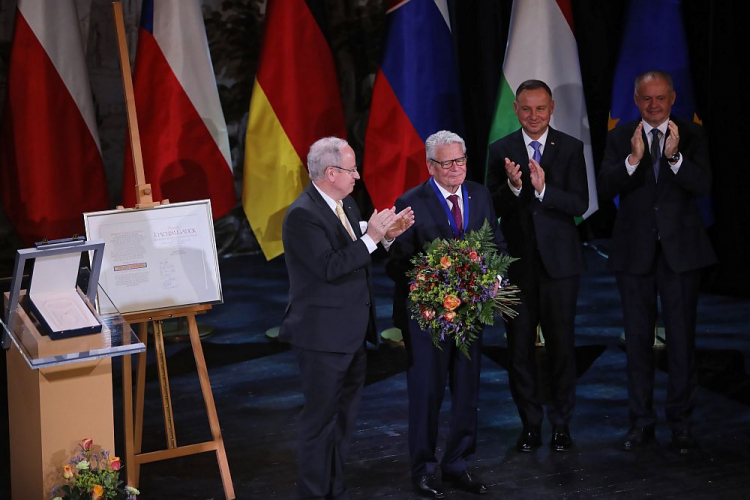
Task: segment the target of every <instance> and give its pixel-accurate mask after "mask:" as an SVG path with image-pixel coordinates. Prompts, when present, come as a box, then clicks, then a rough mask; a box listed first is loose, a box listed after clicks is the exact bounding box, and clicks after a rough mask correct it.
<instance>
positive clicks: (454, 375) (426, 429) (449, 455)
mask: <svg viewBox="0 0 750 500" xmlns="http://www.w3.org/2000/svg"><path fill="white" fill-rule="evenodd" d="M481 340H482V337H481V335H480V336H479V338H478V339H476V340H475V341H474V343H473V344H472V345H471V346H470V348H469V355H470V356H471V360H469V359H467V358H466V356H464V355H463V354H462V353H461V352H459V350H458V349H457V348H456V345H455V343H453V341H452V340H448V341H445V342H443V343H442V347H443V348H442V350H440V349H438V348H437V347H435V346H434V345H433V344H432V339H431V338H430V336H429V335H428V334H427V333H426V332H424V331H422V330H420V328H419V324H418V323H417V322H416V321H415V320H413V319H410V320H409V330H408V332H406V333H405V334H404V343H405V344H406V349H407V353H408V356H409V366H408V368H407V370H406V381H407V386H408V393H409V461H410V463H411V476H412V480H416V479H419V478H420V477H421V476H423V475H434V474H435V471H436V470H437V465H438V459H437V457H436V456H435V448H436V446H437V438H438V427H439V422H438V415H439V414H440V407H441V405H442V403H443V397H444V396H445V385H446V382H447V383H448V384H449V386H450V390H451V423H450V430H449V431H448V440H447V442H446V443H445V453H443V458H442V460H441V461H440V468H441V470H442V472H443V473H444V474H445V473H448V474H459V473H461V472H463V471H465V470H466V458H467V457H468V456H469V455H471V454H472V453H474V449H475V447H476V441H477V405H478V404H479V368H480V365H481V358H482V351H481V348H482V345H481V344H482V342H481Z"/></svg>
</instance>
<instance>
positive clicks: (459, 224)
mask: <svg viewBox="0 0 750 500" xmlns="http://www.w3.org/2000/svg"><path fill="white" fill-rule="evenodd" d="M448 201H450V202H451V203H452V206H451V213H452V214H453V220H455V221H456V228H457V229H458V234H459V235H460V234H462V233H463V232H464V218H463V216H462V215H461V207H459V206H458V196H456V195H455V194H452V195H450V196H448Z"/></svg>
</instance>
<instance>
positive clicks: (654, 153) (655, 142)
mask: <svg viewBox="0 0 750 500" xmlns="http://www.w3.org/2000/svg"><path fill="white" fill-rule="evenodd" d="M651 135H652V136H653V137H652V139H651V161H653V162H654V176H655V177H656V178H657V179H659V160H661V150H660V148H659V140H660V138H661V132H659V129H658V128H652V129H651Z"/></svg>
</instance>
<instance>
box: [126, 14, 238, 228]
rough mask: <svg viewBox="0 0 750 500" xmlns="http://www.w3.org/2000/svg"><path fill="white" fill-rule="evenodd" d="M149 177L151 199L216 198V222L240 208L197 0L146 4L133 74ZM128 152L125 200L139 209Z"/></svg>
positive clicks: (213, 207)
mask: <svg viewBox="0 0 750 500" xmlns="http://www.w3.org/2000/svg"><path fill="white" fill-rule="evenodd" d="M133 86H134V89H135V104H136V112H137V115H138V127H139V129H140V137H141V149H142V153H143V168H144V174H145V180H146V182H147V183H149V184H151V189H152V193H153V194H152V196H153V199H154V201H162V200H165V199H169V200H170V201H171V202H180V201H192V200H200V199H206V198H208V199H210V200H211V210H212V213H213V217H214V218H215V219H218V218H219V217H221V216H223V215H225V214H226V213H227V212H229V210H231V209H232V208H233V207H234V206H235V205H236V204H237V197H236V194H235V189H234V176H233V174H232V159H231V156H230V152H229V137H228V134H227V125H226V122H225V121H224V114H223V112H222V110H221V103H220V102H219V93H218V89H217V87H216V79H215V77H214V70H213V66H212V64H211V55H210V53H209V51H208V42H207V40H206V29H205V26H204V24H203V14H202V12H201V2H200V0H158V1H154V0H144V2H143V6H142V11H141V28H140V31H139V33H138V49H137V51H136V58H135V68H134V76H133ZM134 186H135V173H134V171H133V162H132V156H131V152H130V148H129V147H128V148H127V149H126V155H125V165H124V168H123V183H122V187H123V192H122V201H123V205H125V206H126V207H131V206H133V205H135V202H136V197H135V189H134Z"/></svg>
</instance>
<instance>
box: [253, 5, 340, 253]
mask: <svg viewBox="0 0 750 500" xmlns="http://www.w3.org/2000/svg"><path fill="white" fill-rule="evenodd" d="M323 21H325V7H324V5H323V1H322V0H308V1H304V0H269V2H268V7H267V11H266V27H265V35H264V38H263V47H262V49H261V55H260V63H259V67H258V73H257V75H256V78H255V86H254V88H253V95H252V98H251V100H250V116H249V119H248V124H247V133H246V136H245V167H244V180H243V187H242V207H243V208H244V210H245V215H246V216H247V219H248V221H249V222H250V226H251V227H252V229H253V232H254V233H255V236H256V238H257V239H258V242H259V243H260V246H261V249H262V250H263V254H264V255H265V256H266V259H268V260H270V259H273V258H274V257H277V256H278V255H281V254H282V253H284V247H283V245H282V242H281V223H282V221H283V220H284V215H285V213H286V210H287V207H288V206H289V205H290V204H291V203H292V202H293V201H294V200H295V198H296V197H297V196H298V195H299V194H300V193H301V192H302V190H303V189H304V188H305V186H306V185H307V183H308V182H309V177H308V175H307V169H306V167H305V161H304V160H305V158H306V157H307V152H308V150H309V148H310V146H311V145H312V143H313V142H315V141H316V140H318V139H320V138H321V137H326V136H331V135H333V136H337V137H342V138H345V137H346V122H345V120H344V111H343V107H342V104H341V97H340V94H339V86H338V79H337V76H336V66H335V64H334V60H333V55H332V53H331V49H330V46H329V45H328V42H327V41H326V37H325V36H324V31H323V29H322V27H324V26H325V25H324V24H323Z"/></svg>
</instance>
